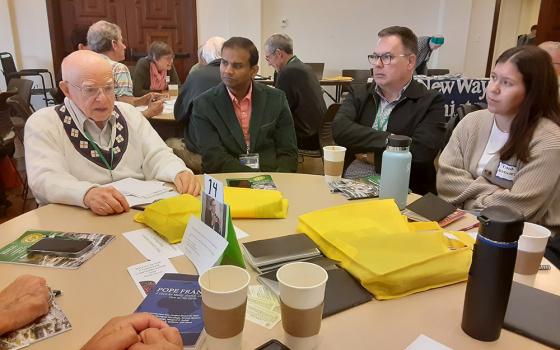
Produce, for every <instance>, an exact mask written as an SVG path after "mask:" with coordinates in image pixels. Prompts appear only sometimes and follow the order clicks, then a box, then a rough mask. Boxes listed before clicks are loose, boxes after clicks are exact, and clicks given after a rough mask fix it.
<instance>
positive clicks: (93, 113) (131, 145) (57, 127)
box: [25, 50, 200, 215]
mask: <svg viewBox="0 0 560 350" xmlns="http://www.w3.org/2000/svg"><path fill="white" fill-rule="evenodd" d="M62 78H63V81H62V82H61V83H60V89H61V90H62V91H63V92H64V94H65V95H66V98H65V100H64V103H63V104H61V105H58V106H54V107H48V108H43V109H41V110H39V111H37V112H35V113H34V114H33V115H32V116H31V117H30V118H29V120H28V121H27V123H26V126H25V161H26V167H27V175H28V181H29V186H30V188H31V190H32V191H33V193H34V194H35V197H36V199H37V201H38V202H39V204H47V203H61V204H68V205H75V206H81V207H84V208H89V209H91V210H92V211H93V212H94V213H96V214H98V215H111V214H118V213H122V212H123V211H127V210H128V209H129V206H128V203H127V201H126V199H125V197H124V196H123V195H122V194H121V193H120V192H119V191H118V190H116V189H115V188H114V187H101V186H100V185H104V184H107V183H110V182H113V181H117V180H120V179H123V178H127V177H133V178H136V179H142V180H152V179H156V180H160V181H167V182H173V183H174V184H175V186H176V188H177V191H179V192H180V193H189V194H193V195H198V193H199V191H200V183H199V181H198V179H197V178H196V177H195V176H194V175H193V173H192V171H191V170H189V169H188V168H187V167H186V166H185V164H184V163H183V161H181V160H180V159H179V158H177V157H176V156H175V155H174V154H173V152H172V151H171V149H169V148H168V147H167V146H166V145H165V143H164V142H163V140H162V139H161V138H160V137H159V135H158V134H157V133H156V132H155V130H154V129H153V128H152V127H151V125H150V124H149V122H148V121H147V120H146V119H145V118H144V117H143V116H142V114H141V113H140V112H138V111H137V110H136V109H135V108H134V107H133V106H131V105H129V104H126V103H121V102H115V92H114V81H113V74H112V71H111V65H110V64H109V62H108V61H107V60H106V59H104V58H103V57H102V56H100V55H99V54H97V53H95V52H92V51H87V50H80V51H76V52H73V53H71V54H70V55H69V56H67V57H66V58H65V59H64V61H63V62H62Z"/></svg>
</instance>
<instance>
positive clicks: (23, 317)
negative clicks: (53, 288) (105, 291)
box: [0, 275, 183, 350]
mask: <svg viewBox="0 0 560 350" xmlns="http://www.w3.org/2000/svg"><path fill="white" fill-rule="evenodd" d="M52 297H53V296H52V294H51V292H50V290H49V288H48V287H47V283H46V281H45V279H44V278H41V277H37V276H31V275H23V276H20V277H18V278H16V280H15V281H13V282H12V283H10V284H9V285H8V286H7V287H6V288H4V289H2V290H1V291H0V335H2V334H5V333H8V332H11V331H15V330H17V329H20V328H22V327H24V326H27V325H28V324H30V323H31V322H33V321H35V320H36V319H38V318H39V317H41V316H43V315H45V314H46V313H47V312H49V308H50V303H51V301H52ZM138 344H140V345H144V346H140V345H138ZM98 349H99V350H102V349H104V350H105V349H111V350H125V349H169V350H175V349H176V350H180V349H183V341H182V339H181V335H180V334H179V331H178V330H177V329H176V328H174V327H169V325H167V324H166V323H165V322H163V321H161V320H160V319H159V318H157V317H155V316H153V315H151V314H148V313H137V314H132V315H128V316H121V317H114V318H113V319H111V320H110V321H109V322H107V324H106V325H105V326H103V328H101V330H99V332H97V333H96V334H95V335H94V336H93V337H92V338H91V339H90V340H89V341H88V342H87V344H86V345H84V347H82V350H98Z"/></svg>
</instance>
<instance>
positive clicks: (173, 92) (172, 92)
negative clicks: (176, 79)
mask: <svg viewBox="0 0 560 350" xmlns="http://www.w3.org/2000/svg"><path fill="white" fill-rule="evenodd" d="M168 87H169V96H177V95H178V94H179V85H177V84H169V86H168Z"/></svg>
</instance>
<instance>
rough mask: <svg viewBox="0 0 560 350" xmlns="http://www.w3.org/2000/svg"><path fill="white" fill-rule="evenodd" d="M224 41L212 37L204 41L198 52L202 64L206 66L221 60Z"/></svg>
mask: <svg viewBox="0 0 560 350" xmlns="http://www.w3.org/2000/svg"><path fill="white" fill-rule="evenodd" d="M225 41H226V39H224V38H222V37H221V36H213V37H211V38H210V39H208V40H207V41H206V43H205V44H204V45H203V46H202V49H201V50H200V58H201V59H202V64H208V63H210V62H212V61H214V60H217V59H218V58H222V45H223V44H224V42H225Z"/></svg>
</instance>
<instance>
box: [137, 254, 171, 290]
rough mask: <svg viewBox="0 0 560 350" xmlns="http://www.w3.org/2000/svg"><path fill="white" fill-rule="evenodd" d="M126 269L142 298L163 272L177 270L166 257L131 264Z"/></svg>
mask: <svg viewBox="0 0 560 350" xmlns="http://www.w3.org/2000/svg"><path fill="white" fill-rule="evenodd" d="M127 270H128V273H129V274H130V277H132V279H133V280H134V284H136V287H138V290H139V291H140V293H141V294H142V296H143V297H144V298H145V297H146V294H147V293H149V292H150V290H151V289H152V288H153V287H155V285H156V283H158V281H159V280H160V279H161V277H162V276H163V275H164V274H166V273H175V272H177V270H176V269H175V266H173V264H172V263H171V261H169V259H167V258H164V259H160V260H151V261H146V262H143V263H141V264H137V265H132V266H130V267H128V268H127Z"/></svg>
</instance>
